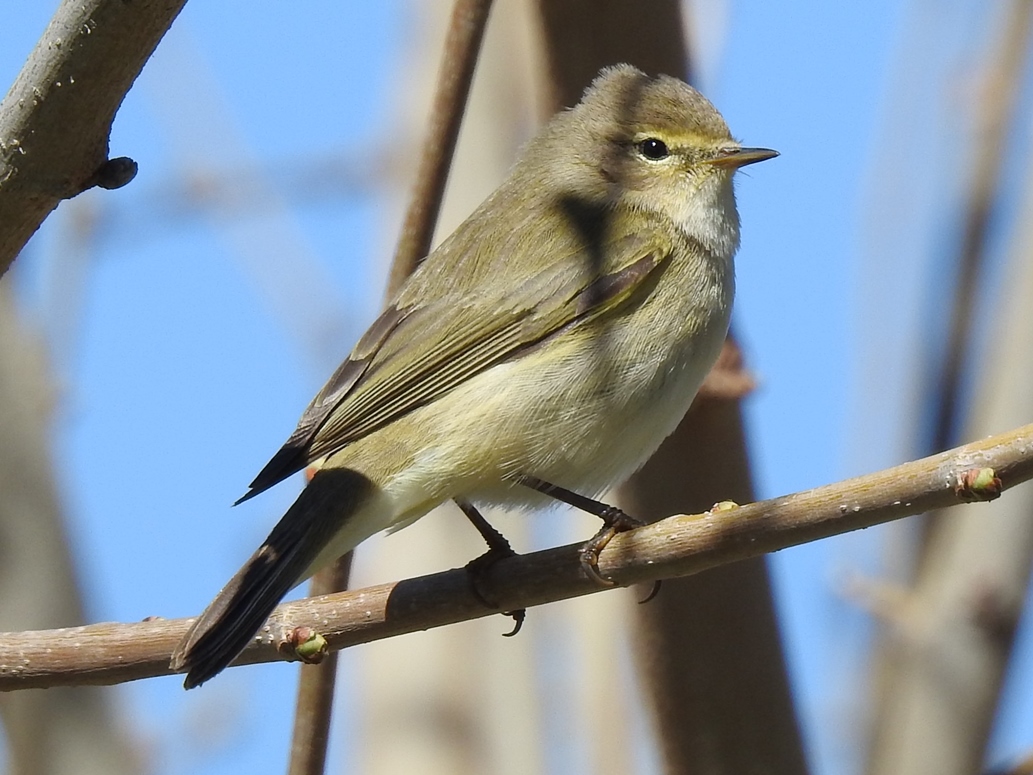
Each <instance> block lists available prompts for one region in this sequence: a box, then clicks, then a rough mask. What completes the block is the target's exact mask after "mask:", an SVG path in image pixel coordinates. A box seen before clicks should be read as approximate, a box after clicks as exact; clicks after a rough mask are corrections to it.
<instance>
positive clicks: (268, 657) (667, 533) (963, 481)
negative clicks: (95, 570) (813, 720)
mask: <svg viewBox="0 0 1033 775" xmlns="http://www.w3.org/2000/svg"><path fill="white" fill-rule="evenodd" d="M695 473H696V474H697V475H705V473H706V472H695ZM1031 478H1033V425H1026V426H1023V427H1021V428H1017V429H1015V430H1012V431H1009V432H1008V433H1003V434H1000V435H999V436H992V437H990V438H987V439H982V440H981V441H977V442H973V443H972V444H967V445H965V446H963V447H958V448H956V449H953V450H950V451H948V452H943V453H940V454H938V455H933V456H931V457H927V458H923V459H922V460H917V461H914V462H911V463H905V464H903V465H900V466H896V467H894V468H889V469H886V470H884V471H880V472H878V473H874V474H868V475H866V476H861V477H857V478H855V479H848V480H846V481H843V482H839V483H837V484H830V485H826V486H824V487H818V488H815V489H813V490H806V491H804V492H800V493H795V494H793V495H785V496H782V497H780V498H773V499H771V500H766V501H758V502H756V503H751V504H749V505H746V506H740V507H734V508H728V509H722V508H717V509H715V510H713V511H711V512H707V513H705V514H695V515H676V516H673V517H668V518H667V519H665V520H662V521H660V522H656V523H654V524H651V525H647V526H645V527H642V528H639V529H637V530H635V531H634V532H631V533H624V534H621V535H618V536H617V537H616V538H614V539H613V541H612V542H611V543H610V545H609V546H608V547H607V549H606V551H604V552H603V554H602V556H601V557H600V561H599V570H600V572H601V573H603V574H604V575H607V576H610V577H612V578H613V579H614V580H615V581H617V582H618V583H619V584H621V585H628V584H636V583H641V582H647V581H652V580H655V579H661V578H672V577H676V576H688V575H691V574H693V573H699V572H700V571H703V570H706V569H708V568H712V567H716V566H718V565H724V564H727V563H731V562H735V561H737V560H743V559H746V558H748V557H757V556H759V555H761V554H764V553H767V552H774V551H778V550H779V549H785V548H788V547H790V546H795V545H797V544H802V543H806V542H808V541H815V540H818V539H819V538H827V537H829V536H833V535H838V534H841V533H846V532H849V531H851V530H857V529H859V528H864V527H871V526H872V525H877V524H881V523H883V522H889V521H891V520H895V519H901V518H903V517H908V516H912V515H914V514H920V513H923V512H925V511H929V510H932V509H939V508H946V507H947V506H952V505H956V504H958V503H961V502H966V501H972V500H990V499H992V498H995V497H997V496H998V495H999V494H1000V493H1001V492H1002V491H1003V490H1005V489H1007V488H1009V487H1014V486H1015V485H1016V484H1019V483H1021V482H1024V481H1027V480H1028V479H1031ZM579 548H580V547H579V546H576V545H571V546H564V547H560V548H558V549H550V550H548V551H544V552H535V553H534V554H528V555H522V556H518V557H514V558H511V559H506V560H501V561H499V562H498V563H496V564H495V565H494V566H493V567H492V569H491V571H490V578H489V582H490V583H491V584H492V585H493V590H494V595H493V597H494V598H495V599H497V600H498V601H499V605H500V609H502V610H512V609H515V608H525V607H530V606H535V605H542V604H544V603H551V602H555V601H557V600H564V599H567V598H572V597H578V596H581V595H588V594H592V593H593V592H598V591H600V587H598V586H597V585H596V584H595V583H594V582H592V581H590V580H588V579H587V578H586V577H585V576H584V574H583V572H582V571H581V566H580V562H579V560H578V549H579ZM493 613H495V612H494V611H493V610H491V609H488V608H486V607H485V606H484V605H483V604H482V603H481V602H479V601H478V600H477V598H476V597H475V596H474V595H473V593H472V592H471V590H470V585H469V580H468V577H467V574H466V571H465V570H452V571H445V572H443V573H436V574H434V575H431V576H424V577H421V578H416V579H409V580H406V581H399V582H395V583H391V584H381V585H379V586H375V587H369V588H367V589H360V590H356V591H354V592H344V593H339V594H335V595H326V596H323V597H318V598H308V599H306V600H300V601H297V602H293V603H286V604H284V605H281V606H280V607H279V608H277V609H276V612H275V613H274V614H273V616H272V617H270V620H269V622H268V623H267V624H266V626H265V627H264V628H263V630H262V632H261V633H260V634H259V635H258V636H256V638H255V640H254V642H253V643H252V644H251V645H250V646H249V647H248V648H247V650H246V651H245V652H244V653H243V654H242V655H241V657H240V658H239V659H238V661H237V664H252V663H255V662H270V661H274V660H277V659H283V658H284V657H283V656H281V655H280V654H279V652H278V651H277V646H278V644H280V643H282V642H283V641H284V639H285V636H286V634H287V633H289V632H291V631H293V630H294V629H296V628H297V627H311V628H313V629H316V630H318V631H319V632H320V633H321V634H322V635H323V637H324V638H325V639H326V641H327V643H328V646H329V648H330V649H341V648H345V647H347V646H354V645H357V644H359V643H368V642H371V641H375V640H381V639H383V638H390V637H393V636H395V635H402V634H404V633H409V632H415V631H417V630H425V629H429V628H431V627H441V626H444V625H446V624H454V623H455V622H460V621H465V620H468V619H477V618H480V617H483V616H489V615H492V614H493ZM189 625H190V620H188V619H175V620H160V619H158V620H152V621H146V622H141V623H138V624H112V623H108V624H93V625H88V626H85V627H72V628H68V629H63V630H44V631H38V632H21V633H3V634H0V690H2V691H9V690H12V689H27V688H39V687H50V686H66V685H80V684H114V683H120V682H123V681H131V680H135V679H139V678H147V677H152V676H158V675H168V674H169V673H170V672H171V671H170V670H169V666H168V662H169V654H171V652H172V649H173V648H174V647H175V645H176V644H177V643H178V642H179V639H180V638H182V636H183V635H184V633H185V632H186V629H187V627H189Z"/></svg>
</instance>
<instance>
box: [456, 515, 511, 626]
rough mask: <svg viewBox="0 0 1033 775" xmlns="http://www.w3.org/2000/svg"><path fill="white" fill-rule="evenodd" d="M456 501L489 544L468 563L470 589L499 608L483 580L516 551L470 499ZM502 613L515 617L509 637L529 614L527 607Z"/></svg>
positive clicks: (486, 601)
mask: <svg viewBox="0 0 1033 775" xmlns="http://www.w3.org/2000/svg"><path fill="white" fill-rule="evenodd" d="M455 501H456V505H457V506H458V507H459V508H460V509H461V510H462V512H463V513H464V514H465V515H466V518H467V519H468V520H470V524H472V525H473V526H474V527H475V528H477V532H478V533H480V534H481V538H483V539H484V542H485V543H486V544H488V551H487V552H485V553H484V554H482V555H481V556H480V557H477V558H475V559H473V560H471V561H470V562H469V563H467V565H466V572H467V573H468V574H469V576H470V591H471V592H473V595H474V597H476V598H477V599H478V600H480V601H481V602H482V603H484V605H486V606H487V607H488V608H498V607H499V606H498V604H497V603H493V602H492V601H491V600H489V599H488V597H487V596H486V595H485V594H484V591H483V590H482V588H481V586H482V585H481V582H482V581H483V579H484V575H485V573H486V572H487V570H488V568H490V567H491V566H492V565H494V564H495V563H496V562H498V561H499V560H502V559H504V558H506V557H515V556H516V552H514V551H513V547H512V546H510V545H509V541H507V540H506V537H505V536H504V535H502V533H500V532H499V531H498V530H496V529H495V528H494V527H492V526H491V525H490V524H489V523H488V520H486V519H485V518H484V517H483V516H482V515H481V512H479V511H478V510H477V509H476V507H475V506H474V505H473V504H472V503H470V501H468V500H465V499H463V498H456V499H455ZM502 613H503V615H505V616H511V617H513V629H512V630H511V631H510V632H507V633H505V636H506V637H507V638H509V637H512V636H514V635H516V634H517V633H518V632H520V628H521V627H523V626H524V617H525V616H526V614H527V609H525V608H518V609H516V610H515V611H503V612H502Z"/></svg>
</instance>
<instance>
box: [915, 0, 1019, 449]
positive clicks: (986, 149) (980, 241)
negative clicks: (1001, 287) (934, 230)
mask: <svg viewBox="0 0 1033 775" xmlns="http://www.w3.org/2000/svg"><path fill="white" fill-rule="evenodd" d="M1006 5H1007V18H1006V19H1005V21H1004V24H1003V25H1002V28H1001V29H1002V35H1001V40H999V41H998V42H997V45H994V46H992V48H991V50H992V51H993V52H994V54H993V55H994V56H995V58H996V61H995V62H994V63H993V64H992V65H991V66H990V67H989V68H988V72H987V73H986V76H985V79H984V82H983V83H982V88H981V90H980V99H979V100H978V101H977V102H976V104H975V106H974V110H973V115H974V116H975V119H976V131H975V137H974V138H973V140H974V145H975V148H976V158H975V163H974V169H973V173H972V180H971V184H970V187H969V196H968V201H967V203H966V207H965V213H964V226H963V228H962V233H961V237H960V240H959V241H960V245H961V255H960V259H959V265H958V268H957V274H956V277H955V280H954V289H953V298H952V299H951V305H950V321H949V323H948V325H949V331H948V335H947V341H946V343H945V349H944V353H943V360H942V362H941V363H940V365H939V371H938V373H936V374H935V375H934V377H933V379H934V382H933V384H932V385H931V386H930V388H931V392H932V396H931V399H930V401H931V403H932V405H933V419H932V422H933V425H932V430H931V433H930V436H929V446H928V447H926V450H927V451H929V452H937V451H939V450H941V449H945V448H946V447H947V446H949V445H950V444H953V443H954V442H955V440H956V439H957V438H958V426H959V423H960V421H961V413H960V411H959V407H958V400H959V394H960V392H961V382H962V372H963V369H964V367H965V363H966V359H967V358H968V357H969V356H970V355H971V352H972V340H971V337H972V321H973V316H974V314H975V306H976V299H978V298H979V291H980V288H981V286H982V280H983V278H984V276H985V269H984V267H985V265H986V236H987V230H988V228H989V225H990V216H991V214H992V212H993V206H994V200H995V196H996V193H997V190H998V184H999V181H1000V178H1001V171H1002V169H1003V166H1004V160H1005V158H1006V156H1005V152H1006V150H1007V148H1008V143H1007V138H1008V130H1009V128H1010V127H1011V125H1012V119H1013V116H1014V114H1015V107H1016V101H1017V97H1018V92H1019V86H1020V85H1021V82H1022V78H1023V75H1024V74H1025V72H1026V70H1025V68H1024V67H1023V66H1022V65H1023V61H1024V59H1025V58H1026V52H1027V50H1028V48H1029V40H1030V34H1031V32H1033V29H1031V21H1033V2H1031V0H1012V1H1011V2H1009V3H1007V4H1006Z"/></svg>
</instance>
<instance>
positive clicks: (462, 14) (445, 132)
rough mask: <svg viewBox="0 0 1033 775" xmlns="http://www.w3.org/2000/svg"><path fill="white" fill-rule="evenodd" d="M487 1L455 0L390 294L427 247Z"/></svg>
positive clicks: (390, 284) (421, 256) (481, 34)
mask: <svg viewBox="0 0 1033 775" xmlns="http://www.w3.org/2000/svg"><path fill="white" fill-rule="evenodd" d="M490 10H491V0H456V4H455V6H453V8H452V20H451V22H450V23H449V27H448V35H447V37H446V38H445V54H444V58H443V59H442V63H441V72H440V74H439V76H438V88H437V93H436V94H435V95H434V105H433V107H432V108H431V117H430V129H429V132H428V136H427V141H426V143H425V145H424V147H423V154H422V156H421V158H420V166H419V169H418V171H417V173H416V185H415V187H414V189H413V195H412V201H411V203H410V205H409V210H408V212H406V214H405V223H404V224H403V225H402V236H401V239H399V241H398V248H397V250H395V257H394V261H393V262H392V264H391V273H390V275H389V276H388V282H387V297H388V298H389V299H390V298H392V297H393V296H394V295H395V293H397V292H398V289H399V288H401V287H402V283H404V282H405V279H406V278H407V277H408V276H409V275H410V274H412V273H413V270H415V269H416V267H417V266H418V265H419V263H420V261H421V260H422V259H423V257H424V256H426V255H427V253H428V252H429V251H430V243H431V239H432V238H433V236H434V225H435V224H436V223H437V220H438V211H439V210H440V209H441V200H442V199H443V198H444V193H445V183H446V181H447V179H448V170H449V168H450V167H451V165H452V155H453V153H454V151H455V147H456V140H457V139H458V138H459V127H460V124H461V123H462V120H463V113H464V112H465V110H466V98H467V95H468V94H469V93H470V84H471V83H472V82H473V71H474V66H475V65H476V64H477V54H478V52H479V51H480V48H481V39H482V38H483V37H484V28H485V25H486V24H487V21H488V11H490Z"/></svg>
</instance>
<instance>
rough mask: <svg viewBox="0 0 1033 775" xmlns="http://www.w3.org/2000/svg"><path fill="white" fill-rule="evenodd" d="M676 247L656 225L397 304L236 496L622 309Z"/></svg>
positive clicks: (276, 479) (261, 487)
mask: <svg viewBox="0 0 1033 775" xmlns="http://www.w3.org/2000/svg"><path fill="white" fill-rule="evenodd" d="M670 251H671V246H670V243H669V240H667V239H664V238H662V237H661V236H660V235H658V233H657V232H656V231H654V230H653V229H647V230H645V231H644V232H636V233H624V234H623V235H619V236H616V237H613V238H607V239H606V241H605V242H601V243H597V244H596V245H594V247H593V248H584V247H582V248H580V249H576V250H573V251H569V252H567V254H566V255H562V256H560V257H559V258H558V259H557V260H555V261H554V262H553V263H552V264H550V266H549V267H548V268H546V269H545V270H543V271H541V272H539V273H537V274H534V275H532V276H531V277H530V278H529V279H526V280H524V281H523V282H518V283H516V284H512V283H511V284H510V285H512V286H513V287H502V288H492V289H490V290H488V291H487V292H483V293H480V294H478V295H473V296H471V295H469V294H465V295H459V294H452V295H445V296H442V297H441V298H439V299H435V300H430V301H426V300H423V301H421V302H418V303H415V304H413V305H411V306H404V305H402V306H394V305H392V306H391V307H389V308H388V309H387V310H385V311H384V313H383V314H382V315H381V316H380V317H379V318H378V319H377V320H376V322H375V323H374V324H373V325H372V326H371V327H370V329H369V330H368V331H367V332H366V334H365V335H364V336H363V337H362V339H360V340H359V343H358V344H357V345H356V347H355V350H354V351H353V352H352V354H351V355H350V356H349V358H348V359H347V360H346V361H345V362H344V363H343V364H341V366H340V368H338V369H337V371H336V372H335V373H334V375H333V376H332V377H331V378H330V381H329V382H327V384H326V385H325V386H324V387H323V389H322V390H320V391H319V394H318V395H317V396H316V397H315V399H313V401H312V403H311V404H310V405H309V407H308V408H307V409H306V410H305V413H304V414H303V415H302V417H301V420H300V421H299V423H298V427H297V429H296V430H295V431H294V433H293V434H292V435H291V437H290V438H289V439H288V440H287V442H286V443H285V444H284V445H283V447H282V448H281V449H280V451H279V452H277V453H276V455H275V456H274V457H273V458H272V460H270V461H269V463H268V464H267V465H266V466H265V468H263V469H262V471H261V472H260V473H259V474H258V476H257V477H256V478H255V480H254V481H253V482H252V483H251V487H250V489H249V490H248V492H247V493H246V494H245V495H244V496H243V497H242V498H241V499H240V500H239V501H237V502H238V503H240V502H242V501H245V500H247V499H249V498H251V497H253V496H255V495H257V494H258V493H260V492H262V491H263V490H266V489H268V488H269V487H272V486H273V485H274V484H276V483H278V482H280V481H282V480H283V479H285V478H287V477H288V476H290V475H291V474H293V473H295V472H297V471H300V470H301V469H302V468H304V467H305V466H307V465H309V464H310V463H312V462H314V461H316V460H318V459H320V458H322V457H323V456H325V455H329V454H331V453H333V452H336V451H338V450H340V449H342V448H344V447H345V446H347V445H348V444H350V443H352V442H353V441H355V440H357V439H359V438H362V437H363V436H365V435H367V434H369V433H372V432H373V431H375V430H377V429H378V428H382V427H383V426H384V425H386V424H388V423H390V422H391V421H392V420H395V419H397V418H398V417H401V416H402V415H405V414H407V413H408V412H410V411H412V410H413V409H416V408H418V407H420V406H423V405H425V404H427V403H429V402H431V401H434V400H435V399H437V398H438V397H440V396H441V395H442V394H444V393H445V392H447V391H449V390H451V389H452V388H454V387H456V386H457V385H460V384H462V383H463V382H465V381H466V380H468V379H469V378H470V377H472V376H474V375H475V374H477V373H479V372H481V371H483V370H485V369H487V368H489V367H491V366H493V365H495V364H497V363H499V362H501V361H503V360H505V359H507V358H509V357H513V356H515V355H517V354H519V353H520V352H521V351H522V350H524V349H525V348H527V347H530V346H532V345H534V344H536V343H538V342H541V341H542V340H544V339H546V338H547V337H549V336H551V335H553V334H555V333H557V332H559V331H561V330H563V329H565V328H567V327H569V326H571V325H574V324H577V323H579V322H583V321H585V320H586V319H589V318H594V317H597V316H599V315H601V314H606V313H607V312H610V311H612V310H615V309H616V308H618V307H619V306H621V305H622V303H623V302H624V301H626V300H627V299H629V298H630V297H631V296H632V295H633V294H635V291H636V290H637V289H639V288H641V287H642V285H643V283H644V281H645V280H646V278H648V277H650V276H651V275H652V274H653V273H654V271H655V270H656V269H657V268H658V267H660V266H662V265H663V264H664V263H665V261H666V259H667V257H668V256H669V255H670ZM514 260H517V259H514ZM401 298H402V299H404V298H405V296H404V295H403V296H402V297H401Z"/></svg>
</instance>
